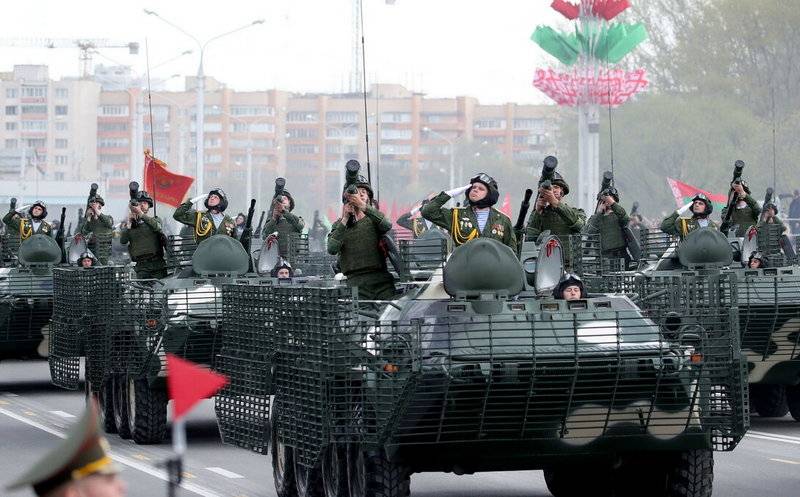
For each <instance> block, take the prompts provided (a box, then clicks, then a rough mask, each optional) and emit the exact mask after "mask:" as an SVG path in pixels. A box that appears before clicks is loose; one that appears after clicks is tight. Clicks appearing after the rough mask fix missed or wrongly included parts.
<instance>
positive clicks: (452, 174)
mask: <svg viewBox="0 0 800 497" xmlns="http://www.w3.org/2000/svg"><path fill="white" fill-rule="evenodd" d="M422 131H424V132H426V133H430V134H432V135H435V136H438V137H439V139H441V140H444V141H446V142H447V143H448V144H449V145H450V189H451V190H452V189H454V188H455V187H456V178H455V145H453V141H452V140H450V139H449V138H447V137H446V136H444V135H442V134H441V133H437V132H436V131H434V130H432V129H431V128H429V127H427V126H425V127H424V128H422ZM458 179H459V182H460V181H461V174H459V178H458Z"/></svg>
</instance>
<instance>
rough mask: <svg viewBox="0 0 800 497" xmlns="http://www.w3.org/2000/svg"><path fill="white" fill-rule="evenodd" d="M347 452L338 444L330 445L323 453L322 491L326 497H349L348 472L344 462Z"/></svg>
mask: <svg viewBox="0 0 800 497" xmlns="http://www.w3.org/2000/svg"><path fill="white" fill-rule="evenodd" d="M346 460H347V452H346V451H345V450H344V449H342V448H341V447H339V446H337V445H336V444H330V445H328V447H327V448H326V449H325V451H324V452H323V453H322V464H321V469H322V491H323V494H324V495H325V497H345V496H347V493H348V490H347V472H346V471H345V469H346V467H345V465H344V464H342V463H343V462H345V461H346Z"/></svg>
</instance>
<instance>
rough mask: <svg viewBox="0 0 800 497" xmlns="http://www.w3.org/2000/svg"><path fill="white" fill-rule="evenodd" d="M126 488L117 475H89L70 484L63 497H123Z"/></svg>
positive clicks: (126, 490)
mask: <svg viewBox="0 0 800 497" xmlns="http://www.w3.org/2000/svg"><path fill="white" fill-rule="evenodd" d="M127 493H128V489H127V487H126V485H125V482H124V481H122V479H121V478H120V477H119V476H117V475H91V476H87V477H86V478H84V479H82V480H78V481H77V482H75V483H74V485H70V486H69V487H68V488H67V491H66V492H65V494H64V495H65V497H125V495H126V494H127Z"/></svg>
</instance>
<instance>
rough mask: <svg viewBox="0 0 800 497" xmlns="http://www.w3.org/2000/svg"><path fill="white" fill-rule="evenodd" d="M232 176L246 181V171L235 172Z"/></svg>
mask: <svg viewBox="0 0 800 497" xmlns="http://www.w3.org/2000/svg"><path fill="white" fill-rule="evenodd" d="M231 176H233V179H238V180H240V181H241V180H243V179H245V178H244V171H233V172H232V173H231Z"/></svg>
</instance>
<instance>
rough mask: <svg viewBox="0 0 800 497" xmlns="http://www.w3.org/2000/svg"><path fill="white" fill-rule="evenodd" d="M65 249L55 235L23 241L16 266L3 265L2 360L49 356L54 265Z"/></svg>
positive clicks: (0, 287) (0, 275)
mask: <svg viewBox="0 0 800 497" xmlns="http://www.w3.org/2000/svg"><path fill="white" fill-rule="evenodd" d="M61 260H62V250H61V247H60V246H59V245H58V243H57V242H56V241H55V240H54V239H53V237H51V236H48V235H42V234H36V235H32V236H31V237H30V238H28V239H26V240H24V241H23V242H22V243H21V244H20V245H19V249H18V252H17V254H16V265H14V266H12V267H5V268H0V359H9V358H26V357H47V352H48V345H47V337H48V335H49V323H50V315H51V314H52V312H53V279H52V271H53V267H54V266H56V265H58V264H60V263H61Z"/></svg>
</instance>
